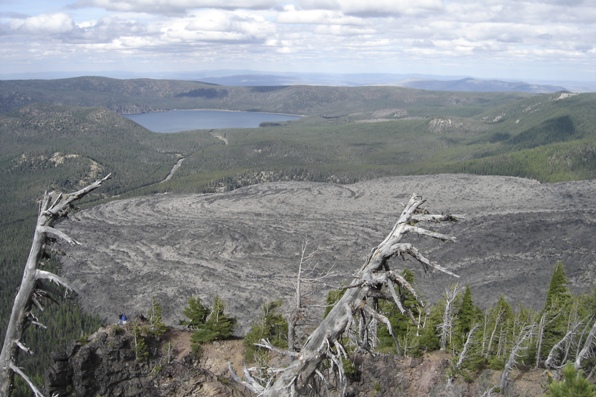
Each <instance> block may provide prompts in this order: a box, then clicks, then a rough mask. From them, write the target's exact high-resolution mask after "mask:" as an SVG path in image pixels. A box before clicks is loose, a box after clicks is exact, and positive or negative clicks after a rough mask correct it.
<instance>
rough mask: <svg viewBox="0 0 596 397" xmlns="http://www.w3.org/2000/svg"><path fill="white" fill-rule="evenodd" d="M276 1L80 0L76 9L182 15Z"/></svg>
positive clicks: (265, 6)
mask: <svg viewBox="0 0 596 397" xmlns="http://www.w3.org/2000/svg"><path fill="white" fill-rule="evenodd" d="M276 4H277V1H276V0H226V1H222V0H168V1H164V0H79V1H77V2H76V3H75V4H74V7H79V8H82V7H97V8H102V9H105V10H108V11H125V12H144V13H150V14H151V13H158V14H166V15H168V14H181V13H186V12H188V11H191V10H195V9H200V8H219V9H228V10H234V9H269V8H272V7H274V6H275V5H276Z"/></svg>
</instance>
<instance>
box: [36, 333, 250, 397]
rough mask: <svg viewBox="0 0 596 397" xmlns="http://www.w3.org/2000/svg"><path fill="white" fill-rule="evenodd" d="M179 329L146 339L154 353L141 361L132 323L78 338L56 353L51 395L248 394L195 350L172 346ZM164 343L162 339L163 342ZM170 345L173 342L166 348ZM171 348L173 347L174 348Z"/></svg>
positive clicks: (51, 371) (50, 371)
mask: <svg viewBox="0 0 596 397" xmlns="http://www.w3.org/2000/svg"><path fill="white" fill-rule="evenodd" d="M172 332H173V331H170V332H168V333H167V334H166V335H164V338H165V339H161V340H156V339H155V338H148V339H145V340H146V341H147V343H148V352H149V357H148V359H147V360H142V361H138V360H137V359H136V356H135V350H134V339H133V336H132V334H131V332H130V326H128V327H124V328H122V327H116V326H111V327H107V328H103V329H101V330H99V331H98V332H96V333H95V334H93V335H92V336H91V337H90V338H89V339H88V340H87V341H85V342H84V343H81V342H75V343H73V344H72V345H71V346H69V348H68V349H66V351H65V352H60V353H54V354H53V357H52V360H53V363H52V366H51V367H50V368H49V369H48V371H47V372H46V379H45V385H46V391H47V395H51V396H53V395H58V396H72V397H87V396H106V397H161V396H191V395H192V396H194V395H201V396H205V397H230V396H236V397H242V396H248V395H249V394H248V393H247V392H246V390H244V388H243V387H242V386H241V385H238V384H233V382H231V381H230V380H229V379H227V380H226V381H225V384H224V383H222V382H221V381H220V380H221V375H219V376H218V375H217V374H215V373H213V372H212V371H209V370H208V369H206V368H204V366H203V365H201V363H200V362H199V361H198V360H195V359H194V358H193V357H192V356H191V355H190V354H189V351H176V348H174V349H173V350H174V356H177V357H174V356H171V355H170V354H167V353H166V349H168V348H169V349H172V345H174V346H176V337H175V336H173V335H171V333H172ZM187 336H188V335H187ZM160 342H161V343H160ZM166 345H167V346H166ZM168 351H169V350H168Z"/></svg>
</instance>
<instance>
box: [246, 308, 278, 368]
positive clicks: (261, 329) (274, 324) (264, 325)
mask: <svg viewBox="0 0 596 397" xmlns="http://www.w3.org/2000/svg"><path fill="white" fill-rule="evenodd" d="M280 307H281V301H280V300H276V301H271V302H268V303H265V304H264V305H263V314H262V316H261V318H259V319H258V320H256V321H255V322H253V324H252V327H251V328H250V331H248V333H247V334H246V336H245V337H244V347H245V353H244V358H245V359H246V361H248V362H253V361H255V359H256V358H257V356H258V353H259V352H261V350H260V349H259V348H258V347H257V346H255V343H258V342H259V341H260V340H261V339H264V340H267V341H269V342H270V343H271V344H272V345H273V346H275V347H278V348H281V349H286V348H287V347H288V339H287V335H288V322H287V321H286V319H285V318H284V316H283V315H282V314H281V313H279V312H278V310H279V308H280Z"/></svg>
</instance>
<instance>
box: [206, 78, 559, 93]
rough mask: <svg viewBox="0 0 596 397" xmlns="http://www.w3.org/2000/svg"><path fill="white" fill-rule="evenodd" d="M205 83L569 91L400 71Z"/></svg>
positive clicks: (471, 90) (207, 79)
mask: <svg viewBox="0 0 596 397" xmlns="http://www.w3.org/2000/svg"><path fill="white" fill-rule="evenodd" d="M200 80H201V81H202V82H205V83H211V84H218V85H225V86H285V85H332V86H349V87H352V86H365V85H393V86H400V87H408V88H414V89H421V90H432V91H467V92H507V91H511V92H527V93H534V94H546V93H552V92H559V91H568V90H567V88H565V87H562V86H558V85H546V84H531V83H526V82H521V81H502V80H485V79H476V78H471V77H465V78H458V77H441V78H438V77H434V76H415V75H399V74H347V75H341V74H237V75H224V76H203V77H200Z"/></svg>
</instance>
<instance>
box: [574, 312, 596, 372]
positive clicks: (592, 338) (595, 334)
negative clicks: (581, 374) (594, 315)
mask: <svg viewBox="0 0 596 397" xmlns="http://www.w3.org/2000/svg"><path fill="white" fill-rule="evenodd" d="M594 342H596V321H595V322H594V325H593V326H592V330H591V331H590V333H589V334H588V337H587V338H586V341H585V342H584V347H583V348H582V350H581V351H580V352H579V354H578V355H577V357H576V359H575V363H574V367H575V369H576V370H578V369H580V368H581V366H582V360H583V359H585V358H586V357H587V356H588V353H589V352H590V349H591V348H592V344H594Z"/></svg>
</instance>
